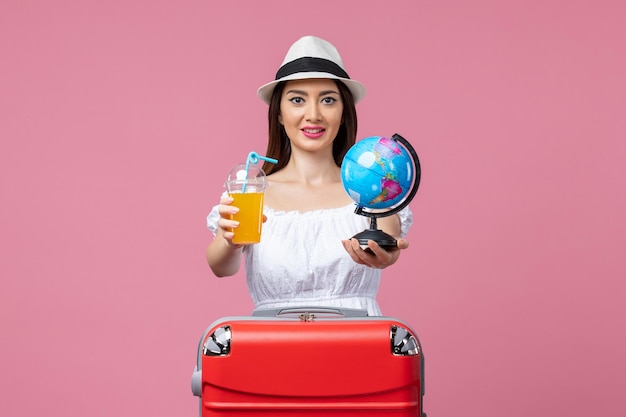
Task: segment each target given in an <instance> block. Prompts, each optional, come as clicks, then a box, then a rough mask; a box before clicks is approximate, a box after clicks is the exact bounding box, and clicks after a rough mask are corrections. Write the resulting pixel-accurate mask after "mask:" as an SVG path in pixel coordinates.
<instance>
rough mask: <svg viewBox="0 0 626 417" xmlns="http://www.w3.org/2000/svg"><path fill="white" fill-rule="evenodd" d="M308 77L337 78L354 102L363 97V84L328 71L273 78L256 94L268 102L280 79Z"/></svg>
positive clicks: (303, 78)
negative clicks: (348, 91) (345, 87)
mask: <svg viewBox="0 0 626 417" xmlns="http://www.w3.org/2000/svg"><path fill="white" fill-rule="evenodd" d="M309 78H317V79H319V78H327V79H331V80H339V81H341V82H342V83H344V84H345V85H346V86H347V87H348V89H349V90H350V92H351V93H352V98H353V99H354V103H355V104H356V103H358V102H359V101H361V99H362V98H363V97H365V86H364V85H363V84H361V83H360V82H358V81H356V80H352V79H350V78H342V77H338V76H336V75H333V74H330V73H328V72H298V73H295V74H291V75H287V76H285V77H283V78H281V79H278V80H274V81H272V82H269V83H267V84H265V85H262V86H261V87H259V89H258V90H257V95H258V96H259V98H260V99H261V100H263V101H264V102H265V103H267V104H270V101H271V99H272V93H273V92H274V88H275V87H276V85H277V84H278V83H280V82H282V81H292V80H306V79H309Z"/></svg>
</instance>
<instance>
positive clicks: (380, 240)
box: [352, 133, 422, 253]
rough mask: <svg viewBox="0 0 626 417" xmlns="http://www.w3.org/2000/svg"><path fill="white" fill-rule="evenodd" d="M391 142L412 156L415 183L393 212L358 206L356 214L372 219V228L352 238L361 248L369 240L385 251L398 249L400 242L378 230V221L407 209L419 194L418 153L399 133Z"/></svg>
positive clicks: (419, 168) (420, 173)
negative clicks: (374, 210) (365, 208)
mask: <svg viewBox="0 0 626 417" xmlns="http://www.w3.org/2000/svg"><path fill="white" fill-rule="evenodd" d="M391 140H393V141H395V142H400V143H401V144H402V146H404V148H405V149H406V150H407V151H408V152H409V154H410V155H411V158H412V161H413V164H414V168H415V177H414V181H413V184H412V185H411V190H410V191H409V193H408V194H407V196H406V197H405V198H404V200H402V201H401V202H400V204H398V205H397V206H395V207H394V208H392V209H391V210H388V211H384V212H380V211H376V212H370V211H364V210H363V209H364V207H363V206H362V205H361V204H357V208H356V210H355V211H354V212H355V213H356V214H359V215H361V216H367V217H369V218H370V227H369V228H368V229H365V230H363V231H362V232H360V233H357V234H356V235H354V236H352V238H353V239H357V240H358V241H359V244H360V245H361V246H367V242H368V241H369V240H373V241H374V242H376V243H377V244H378V246H380V247H381V248H383V249H385V250H392V249H393V248H396V247H397V245H398V241H397V240H396V239H395V238H394V237H393V236H391V235H389V234H388V233H385V232H383V231H382V230H380V229H378V225H377V219H378V218H379V217H386V216H391V215H392V214H396V213H397V212H399V211H400V210H402V209H403V208H405V207H406V206H407V205H409V203H410V202H411V200H413V197H415V193H417V189H418V188H419V184H420V179H421V175H422V171H421V166H420V161H419V158H418V156H417V152H415V149H414V148H413V146H411V144H410V143H409V142H408V141H407V140H406V139H404V138H403V137H402V136H400V135H398V134H397V133H395V134H394V135H393V136H392V137H391ZM365 251H366V252H369V253H371V252H372V250H371V249H369V248H366V249H365Z"/></svg>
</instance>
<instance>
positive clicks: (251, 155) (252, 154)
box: [241, 152, 278, 193]
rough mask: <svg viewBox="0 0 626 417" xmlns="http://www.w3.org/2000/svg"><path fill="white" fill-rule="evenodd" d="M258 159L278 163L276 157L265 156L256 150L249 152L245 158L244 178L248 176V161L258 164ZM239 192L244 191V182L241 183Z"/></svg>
mask: <svg viewBox="0 0 626 417" xmlns="http://www.w3.org/2000/svg"><path fill="white" fill-rule="evenodd" d="M259 159H262V160H263V161H266V162H269V163H271V164H277V163H278V160H277V159H274V158H268V157H267V156H262V155H259V154H258V153H256V152H250V153H249V154H248V158H247V159H246V178H248V171H249V170H250V163H253V164H258V163H259ZM241 192H243V193H245V192H246V182H244V183H243V188H242V189H241Z"/></svg>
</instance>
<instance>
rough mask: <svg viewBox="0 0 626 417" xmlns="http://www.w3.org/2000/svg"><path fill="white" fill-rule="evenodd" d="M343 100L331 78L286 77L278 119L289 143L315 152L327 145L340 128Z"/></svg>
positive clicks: (329, 145)
mask: <svg viewBox="0 0 626 417" xmlns="http://www.w3.org/2000/svg"><path fill="white" fill-rule="evenodd" d="M342 115H343V102H342V100H341V95H340V93H339V88H337V84H335V82H334V81H333V80H329V79H307V80H294V81H288V82H287V84H286V85H285V89H284V90H283V93H282V97H281V100H280V115H279V119H278V120H279V122H280V123H281V124H282V125H283V126H284V128H285V132H286V133H287V136H288V137H289V139H290V141H291V146H292V147H296V148H300V149H302V150H306V151H309V152H314V151H318V150H322V149H327V150H329V151H330V153H332V144H333V141H334V140H335V137H336V136H337V133H338V132H339V126H340V125H341V121H342V120H341V119H342Z"/></svg>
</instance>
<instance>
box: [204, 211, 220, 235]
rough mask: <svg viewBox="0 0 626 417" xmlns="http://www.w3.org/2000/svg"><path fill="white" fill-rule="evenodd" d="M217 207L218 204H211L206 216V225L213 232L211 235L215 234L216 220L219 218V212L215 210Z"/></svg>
mask: <svg viewBox="0 0 626 417" xmlns="http://www.w3.org/2000/svg"><path fill="white" fill-rule="evenodd" d="M217 207H218V206H213V208H212V209H211V212H210V213H209V215H208V216H206V226H207V227H208V228H209V230H210V231H211V232H213V236H216V235H217V222H218V221H219V219H220V214H219V212H218V211H217Z"/></svg>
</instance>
